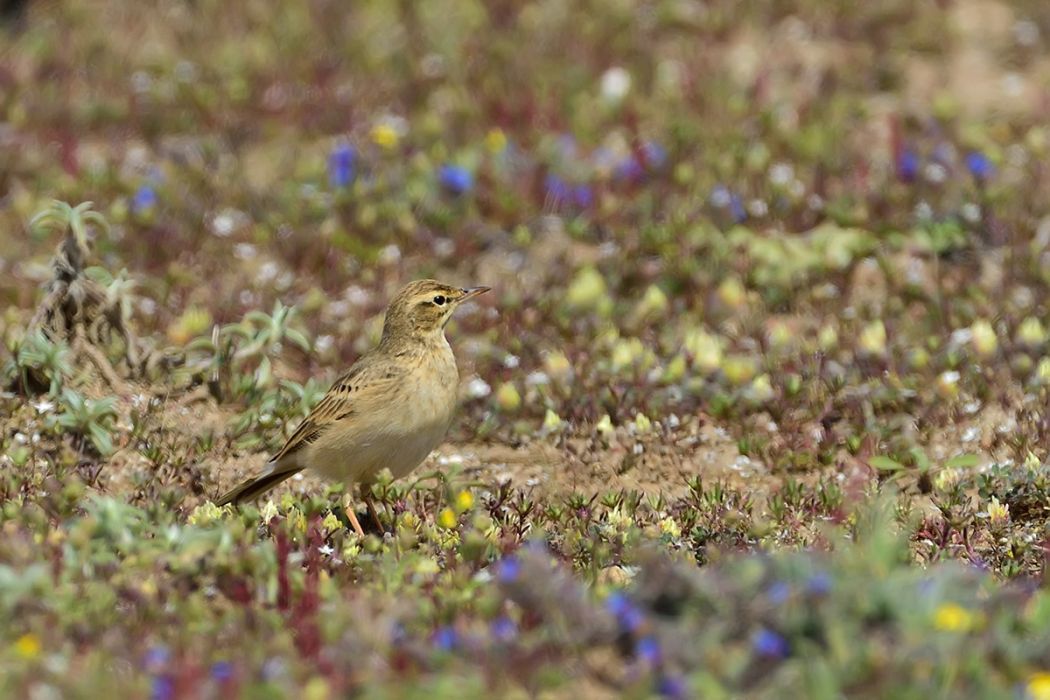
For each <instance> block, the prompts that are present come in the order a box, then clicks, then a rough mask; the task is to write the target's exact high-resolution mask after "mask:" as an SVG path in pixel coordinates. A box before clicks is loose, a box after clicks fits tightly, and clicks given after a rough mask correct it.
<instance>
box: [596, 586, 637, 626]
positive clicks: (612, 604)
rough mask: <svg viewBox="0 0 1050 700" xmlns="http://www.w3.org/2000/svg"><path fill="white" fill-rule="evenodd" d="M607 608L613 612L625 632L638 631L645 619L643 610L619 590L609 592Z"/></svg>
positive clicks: (606, 601) (606, 602)
mask: <svg viewBox="0 0 1050 700" xmlns="http://www.w3.org/2000/svg"><path fill="white" fill-rule="evenodd" d="M605 609H606V610H608V611H609V612H610V613H612V614H613V617H615V618H616V622H617V623H619V625H620V629H621V630H623V631H625V632H635V631H637V630H638V628H639V627H641V626H642V623H643V622H644V621H645V616H644V615H643V614H642V611H641V610H639V609H638V608H637V607H635V605H634V603H632V602H631V601H630V600H629V599H628V598H627V596H626V595H624V594H623V593H620V592H619V591H617V592H614V593H611V594H609V597H608V598H606V599H605Z"/></svg>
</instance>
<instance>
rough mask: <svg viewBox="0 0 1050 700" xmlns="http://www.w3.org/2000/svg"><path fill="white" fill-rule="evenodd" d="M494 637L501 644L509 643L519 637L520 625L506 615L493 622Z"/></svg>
mask: <svg viewBox="0 0 1050 700" xmlns="http://www.w3.org/2000/svg"><path fill="white" fill-rule="evenodd" d="M492 636H493V637H494V638H495V639H496V640H497V641H500V642H509V641H511V640H512V639H514V638H515V637H516V636H518V625H517V624H516V623H515V622H514V620H512V619H510V618H509V617H507V616H506V615H504V616H502V617H497V618H496V619H495V620H493V621H492Z"/></svg>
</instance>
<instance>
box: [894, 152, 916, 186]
mask: <svg viewBox="0 0 1050 700" xmlns="http://www.w3.org/2000/svg"><path fill="white" fill-rule="evenodd" d="M919 165H920V161H919V154H918V153H916V152H915V151H913V150H912V149H910V148H905V149H904V150H902V151H901V152H900V153H899V154H898V155H897V177H898V178H900V179H901V180H902V181H904V182H914V181H915V177H916V176H917V175H918V174H919Z"/></svg>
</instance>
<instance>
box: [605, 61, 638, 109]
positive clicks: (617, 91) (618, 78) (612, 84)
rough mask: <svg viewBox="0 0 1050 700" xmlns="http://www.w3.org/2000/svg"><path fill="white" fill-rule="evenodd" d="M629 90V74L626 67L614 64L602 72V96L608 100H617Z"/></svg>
mask: <svg viewBox="0 0 1050 700" xmlns="http://www.w3.org/2000/svg"><path fill="white" fill-rule="evenodd" d="M630 90H631V74H630V73H628V72H627V70H626V69H624V68H620V67H619V66H614V67H612V68H610V69H609V70H607V71H605V72H604V73H603V74H602V97H604V98H605V99H607V100H609V101H610V102H619V101H620V100H622V99H623V98H624V97H626V96H627V93H628V92H630Z"/></svg>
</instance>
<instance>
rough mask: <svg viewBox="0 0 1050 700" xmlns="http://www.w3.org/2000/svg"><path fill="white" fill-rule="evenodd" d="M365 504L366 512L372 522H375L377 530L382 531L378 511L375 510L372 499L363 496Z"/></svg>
mask: <svg viewBox="0 0 1050 700" xmlns="http://www.w3.org/2000/svg"><path fill="white" fill-rule="evenodd" d="M365 505H366V506H368V514H369V515H371V516H372V522H374V523H375V524H376V527H377V528H379V531H380V532H382V531H383V523H382V522H381V521H380V520H379V513H378V512H377V511H376V508H375V506H374V505H373V504H372V499H371V498H369V497H367V496H365Z"/></svg>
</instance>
